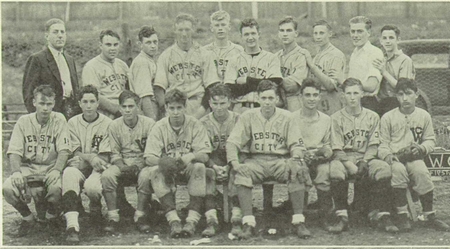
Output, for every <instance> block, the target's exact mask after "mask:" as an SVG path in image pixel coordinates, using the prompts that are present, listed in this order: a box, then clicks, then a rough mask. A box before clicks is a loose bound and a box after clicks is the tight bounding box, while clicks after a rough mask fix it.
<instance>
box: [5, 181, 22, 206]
mask: <svg viewBox="0 0 450 249" xmlns="http://www.w3.org/2000/svg"><path fill="white" fill-rule="evenodd" d="M3 197H4V198H5V201H6V202H7V203H9V204H11V205H15V204H17V202H18V201H20V199H19V190H18V189H17V188H15V187H13V186H12V184H11V180H10V179H9V178H8V179H7V180H6V181H5V182H4V183H3Z"/></svg>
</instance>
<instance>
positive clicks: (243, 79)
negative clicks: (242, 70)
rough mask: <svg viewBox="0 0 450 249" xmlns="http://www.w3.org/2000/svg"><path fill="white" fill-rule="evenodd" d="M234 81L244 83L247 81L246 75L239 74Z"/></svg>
mask: <svg viewBox="0 0 450 249" xmlns="http://www.w3.org/2000/svg"><path fill="white" fill-rule="evenodd" d="M236 83H237V84H245V83H247V76H241V77H239V78H237V79H236Z"/></svg>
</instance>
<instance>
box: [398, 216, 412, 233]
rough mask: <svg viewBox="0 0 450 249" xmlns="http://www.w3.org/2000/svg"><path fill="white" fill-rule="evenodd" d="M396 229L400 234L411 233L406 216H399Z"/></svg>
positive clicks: (409, 223)
mask: <svg viewBox="0 0 450 249" xmlns="http://www.w3.org/2000/svg"><path fill="white" fill-rule="evenodd" d="M397 227H398V229H399V231H400V232H409V231H411V222H410V221H409V217H408V214H399V215H398V222H397Z"/></svg>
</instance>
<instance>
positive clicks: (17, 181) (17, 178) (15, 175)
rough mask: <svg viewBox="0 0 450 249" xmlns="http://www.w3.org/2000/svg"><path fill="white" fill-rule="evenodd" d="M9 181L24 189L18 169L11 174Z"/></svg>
mask: <svg viewBox="0 0 450 249" xmlns="http://www.w3.org/2000/svg"><path fill="white" fill-rule="evenodd" d="M11 183H12V185H13V186H15V187H16V188H18V189H20V190H22V189H25V181H24V180H23V175H22V173H21V172H20V171H16V172H14V173H13V174H12V175H11Z"/></svg>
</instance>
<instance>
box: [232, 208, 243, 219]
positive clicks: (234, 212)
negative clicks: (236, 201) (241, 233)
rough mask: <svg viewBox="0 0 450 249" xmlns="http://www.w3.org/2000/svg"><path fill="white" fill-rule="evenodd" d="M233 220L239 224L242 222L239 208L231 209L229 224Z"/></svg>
mask: <svg viewBox="0 0 450 249" xmlns="http://www.w3.org/2000/svg"><path fill="white" fill-rule="evenodd" d="M234 220H236V221H239V222H241V220H242V210H241V208H239V207H233V209H231V222H233V221H234Z"/></svg>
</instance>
